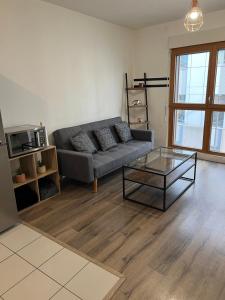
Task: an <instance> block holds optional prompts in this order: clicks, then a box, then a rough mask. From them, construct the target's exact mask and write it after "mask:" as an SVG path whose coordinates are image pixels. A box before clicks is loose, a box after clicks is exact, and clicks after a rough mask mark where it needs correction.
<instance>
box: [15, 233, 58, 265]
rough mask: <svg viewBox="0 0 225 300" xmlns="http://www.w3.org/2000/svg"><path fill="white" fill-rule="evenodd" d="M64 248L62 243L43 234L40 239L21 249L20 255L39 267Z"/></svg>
mask: <svg viewBox="0 0 225 300" xmlns="http://www.w3.org/2000/svg"><path fill="white" fill-rule="evenodd" d="M62 249H63V247H62V246H61V245H59V244H57V243H55V242H53V241H52V240H50V239H48V238H46V237H44V236H41V237H40V238H39V239H37V240H35V241H34V242H32V243H31V244H29V245H27V246H26V247H24V248H23V249H21V250H20V251H19V252H18V255H20V256H22V257H23V258H24V259H26V260H27V261H28V262H30V263H31V264H32V265H34V266H35V267H39V266H40V265H41V264H43V263H44V262H45V261H47V260H48V259H49V258H50V257H52V256H53V255H54V254H56V253H57V252H59V251H60V250H62Z"/></svg>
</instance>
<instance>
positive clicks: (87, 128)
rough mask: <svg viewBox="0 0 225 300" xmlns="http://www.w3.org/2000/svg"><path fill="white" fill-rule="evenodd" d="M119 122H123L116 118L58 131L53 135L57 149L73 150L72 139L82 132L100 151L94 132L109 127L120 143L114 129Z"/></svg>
mask: <svg viewBox="0 0 225 300" xmlns="http://www.w3.org/2000/svg"><path fill="white" fill-rule="evenodd" d="M119 122H122V120H121V118H120V117H116V118H111V119H106V120H101V121H97V122H92V123H86V124H82V125H79V126H73V127H67V128H62V129H58V130H56V131H55V132H54V133H53V135H54V140H55V144H56V147H57V149H65V150H73V147H72V145H71V142H70V138H71V137H73V136H75V135H76V134H77V133H79V132H80V131H81V130H82V131H84V132H86V133H87V135H88V136H89V138H90V139H91V140H92V142H93V144H94V145H95V147H96V149H97V150H99V149H100V146H99V143H98V141H97V139H96V137H95V135H94V132H93V131H94V130H97V129H101V128H104V127H109V128H110V129H111V131H112V134H113V136H114V138H115V140H116V141H117V142H119V138H118V136H117V134H116V131H115V128H114V125H115V124H117V123H119Z"/></svg>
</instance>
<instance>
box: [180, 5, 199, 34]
mask: <svg viewBox="0 0 225 300" xmlns="http://www.w3.org/2000/svg"><path fill="white" fill-rule="evenodd" d="M202 25H203V15H202V11H201V9H200V8H199V7H198V1H197V0H192V9H191V10H190V11H189V12H188V13H187V15H186V17H185V21H184V26H185V28H186V29H187V31H192V32H193V31H198V30H199V29H200V28H201V27H202Z"/></svg>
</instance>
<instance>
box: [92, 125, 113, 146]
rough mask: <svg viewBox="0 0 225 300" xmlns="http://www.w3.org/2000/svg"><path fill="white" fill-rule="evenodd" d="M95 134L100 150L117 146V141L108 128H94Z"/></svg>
mask: <svg viewBox="0 0 225 300" xmlns="http://www.w3.org/2000/svg"><path fill="white" fill-rule="evenodd" d="M95 135H96V137H97V140H98V142H99V144H100V147H101V149H102V151H106V150H108V149H110V148H113V147H115V146H117V142H116V140H115V138H114V136H113V135H112V132H111V130H110V129H109V128H102V129H98V130H95Z"/></svg>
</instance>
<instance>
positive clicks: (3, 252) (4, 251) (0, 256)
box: [0, 244, 13, 262]
mask: <svg viewBox="0 0 225 300" xmlns="http://www.w3.org/2000/svg"><path fill="white" fill-rule="evenodd" d="M12 254H13V252H12V251H10V250H9V249H8V248H6V247H5V246H3V245H2V244H0V262H1V261H3V260H4V259H6V258H7V257H9V256H10V255H12Z"/></svg>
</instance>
